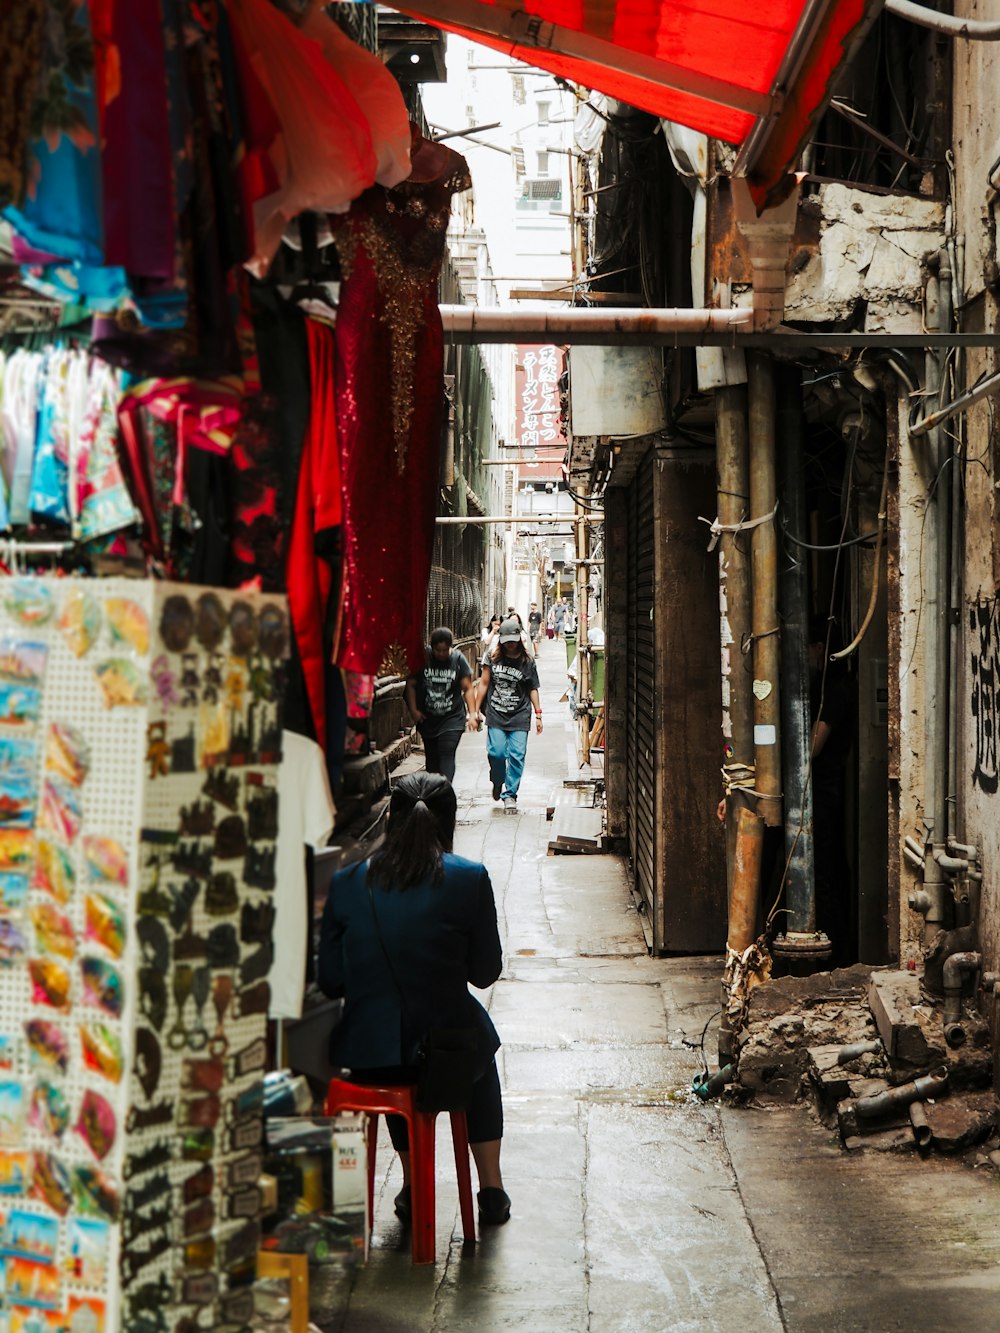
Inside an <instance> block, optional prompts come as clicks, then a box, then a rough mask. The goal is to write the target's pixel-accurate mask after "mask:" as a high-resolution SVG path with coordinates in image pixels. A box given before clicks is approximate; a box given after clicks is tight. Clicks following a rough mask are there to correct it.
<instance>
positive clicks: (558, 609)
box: [552, 597, 566, 639]
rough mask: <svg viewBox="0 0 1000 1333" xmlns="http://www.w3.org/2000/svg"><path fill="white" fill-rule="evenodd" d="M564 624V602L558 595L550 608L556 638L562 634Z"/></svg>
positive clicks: (559, 637)
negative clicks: (557, 599)
mask: <svg viewBox="0 0 1000 1333" xmlns="http://www.w3.org/2000/svg"><path fill="white" fill-rule="evenodd" d="M565 626H566V604H565V603H564V602H563V600H562V598H561V597H560V599H559V601H558V602H556V604H555V606H554V607H553V608H552V629H553V632H554V634H555V637H556V638H557V639H561V638H562V636H563V630H564V628H565Z"/></svg>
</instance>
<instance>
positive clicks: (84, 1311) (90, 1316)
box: [67, 1278, 107, 1333]
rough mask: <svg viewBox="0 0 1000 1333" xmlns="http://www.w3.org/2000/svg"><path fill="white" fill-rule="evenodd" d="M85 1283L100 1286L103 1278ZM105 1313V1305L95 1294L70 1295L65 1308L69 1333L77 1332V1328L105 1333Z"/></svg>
mask: <svg viewBox="0 0 1000 1333" xmlns="http://www.w3.org/2000/svg"><path fill="white" fill-rule="evenodd" d="M85 1285H86V1286H88V1287H100V1286H103V1285H104V1279H103V1278H102V1279H101V1281H100V1282H87V1283H86V1284H85ZM106 1315H107V1306H106V1305H105V1303H104V1302H103V1301H99V1300H98V1299H97V1298H96V1297H95V1296H70V1298H69V1307H68V1309H67V1318H68V1320H69V1333H77V1330H79V1333H106V1329H107V1321H106Z"/></svg>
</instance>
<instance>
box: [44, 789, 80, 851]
mask: <svg viewBox="0 0 1000 1333" xmlns="http://www.w3.org/2000/svg"><path fill="white" fill-rule="evenodd" d="M38 827H39V828H40V829H44V830H45V831H46V832H49V833H55V834H56V835H57V836H58V837H60V838H62V839H63V840H64V841H65V842H72V841H73V839H74V838H75V837H76V835H77V834H78V833H79V832H80V829H81V828H82V827H83V806H82V804H81V802H80V793H79V791H78V790H77V789H76V788H75V787H71V786H70V785H69V783H68V782H66V781H64V779H63V778H59V777H56V776H55V775H52V776H51V777H47V778H46V779H45V781H44V782H43V783H42V799H41V802H40V803H39V809H38Z"/></svg>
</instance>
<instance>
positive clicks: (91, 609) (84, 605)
mask: <svg viewBox="0 0 1000 1333" xmlns="http://www.w3.org/2000/svg"><path fill="white" fill-rule="evenodd" d="M58 624H59V628H60V630H61V631H62V636H63V638H64V639H65V640H66V645H67V647H68V648H69V650H70V652H71V653H72V654H73V656H74V657H82V656H83V655H84V653H86V652H87V651H88V650H89V649H90V648H91V647H93V645H94V644H95V643H96V642H97V636H98V635H99V634H100V632H101V604H100V602H98V600H97V598H96V597H95V596H94V595H93V593H89V592H84V590H83V589H82V588H78V589H76V590H75V591H74V592H71V593H69V595H68V596H67V598H66V600H65V601H64V602H63V609H62V614H61V615H60V617H59V621H58Z"/></svg>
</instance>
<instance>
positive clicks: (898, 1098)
mask: <svg viewBox="0 0 1000 1333" xmlns="http://www.w3.org/2000/svg"><path fill="white" fill-rule="evenodd" d="M947 1087H948V1069H947V1067H946V1066H945V1065H938V1067H937V1068H936V1069H932V1070H931V1072H930V1073H929V1074H925V1075H924V1076H923V1078H917V1079H914V1080H913V1082H912V1083H904V1084H903V1085H902V1087H899V1088H886V1090H885V1091H884V1092H876V1093H874V1094H873V1095H872V1096H871V1097H859V1098H858V1100H857V1101H856V1102H855V1103H854V1110H855V1112H856V1113H857V1115H858V1116H859V1117H860V1118H861V1119H862V1120H874V1119H875V1118H876V1117H877V1116H882V1115H889V1114H890V1113H891V1112H892V1111H899V1110H901V1109H902V1108H903V1107H904V1106H909V1105H910V1103H911V1102H925V1101H927V1100H928V1098H933V1097H940V1095H941V1093H942V1092H944V1091H945V1089H946V1088H947Z"/></svg>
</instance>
